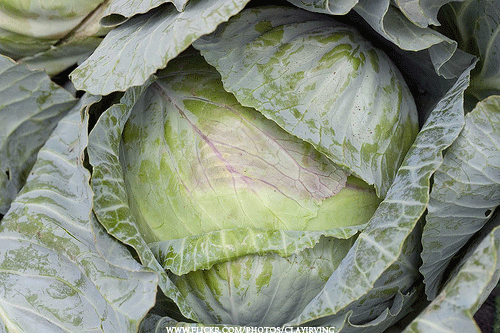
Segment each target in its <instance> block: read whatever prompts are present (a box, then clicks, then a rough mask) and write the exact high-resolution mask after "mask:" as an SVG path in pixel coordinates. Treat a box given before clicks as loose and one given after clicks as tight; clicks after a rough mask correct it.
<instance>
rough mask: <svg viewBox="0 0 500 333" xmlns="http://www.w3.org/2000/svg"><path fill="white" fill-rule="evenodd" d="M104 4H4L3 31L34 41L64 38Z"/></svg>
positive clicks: (91, 0) (39, 0) (7, 0)
mask: <svg viewBox="0 0 500 333" xmlns="http://www.w3.org/2000/svg"><path fill="white" fill-rule="evenodd" d="M103 1H104V0H87V1H83V2H74V1H67V0H56V1H43V0H18V1H12V0H1V1H0V28H2V29H4V30H8V31H12V32H15V33H18V34H21V35H24V36H30V37H34V38H42V39H45V38H49V39H52V38H57V39H60V38H63V37H65V36H66V35H67V34H68V33H69V32H70V31H72V30H73V29H75V28H76V27H77V26H78V25H79V24H81V22H82V21H84V20H85V18H86V17H87V15H89V14H90V13H91V12H92V11H94V10H95V9H96V8H97V7H98V6H99V5H100V4H101V3H102V2H103Z"/></svg>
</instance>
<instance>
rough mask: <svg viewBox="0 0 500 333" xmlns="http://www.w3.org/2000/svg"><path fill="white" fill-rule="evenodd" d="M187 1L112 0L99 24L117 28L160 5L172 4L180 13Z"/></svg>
mask: <svg viewBox="0 0 500 333" xmlns="http://www.w3.org/2000/svg"><path fill="white" fill-rule="evenodd" d="M187 2H188V0H113V1H111V2H110V3H109V5H108V6H107V9H106V14H105V15H104V17H103V19H102V20H101V24H103V25H104V26H107V27H112V26H117V25H120V24H122V23H123V22H125V21H126V20H128V19H129V18H131V17H132V16H134V15H137V14H144V13H147V12H148V11H150V10H152V9H153V10H154V9H155V8H157V7H159V6H160V5H162V4H167V3H172V4H174V6H175V8H176V9H177V11H179V12H182V11H183V10H184V8H185V7H186V4H187Z"/></svg>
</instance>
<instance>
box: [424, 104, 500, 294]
mask: <svg viewBox="0 0 500 333" xmlns="http://www.w3.org/2000/svg"><path fill="white" fill-rule="evenodd" d="M499 142H500V97H499V96H491V97H489V98H487V99H485V100H483V101H481V102H480V103H478V104H477V106H476V108H475V109H474V110H473V111H472V112H470V113H468V114H467V116H466V120H465V127H464V129H463V130H462V132H461V133H460V136H459V137H458V139H457V140H455V142H454V143H453V145H452V146H451V147H450V148H449V149H448V150H447V151H446V155H445V159H444V162H443V165H442V166H441V167H440V168H439V169H438V171H436V173H435V175H434V185H433V188H432V192H431V200H430V202H429V206H428V211H429V212H428V214H427V216H426V221H427V222H426V225H425V228H424V233H423V238H422V242H423V247H424V250H423V252H422V260H423V265H422V267H421V269H420V271H421V272H422V274H423V275H424V277H425V280H424V282H425V284H426V292H427V295H428V297H429V299H433V298H434V297H435V296H436V294H437V293H438V290H439V287H440V282H441V279H442V276H443V274H444V271H445V269H446V267H447V266H448V264H449V263H450V261H451V259H452V258H453V256H454V255H455V254H456V253H457V252H458V251H459V250H460V248H461V247H462V246H464V245H465V244H466V243H467V241H468V240H469V239H470V237H472V236H473V235H474V234H475V233H476V232H477V231H478V230H480V229H481V228H483V226H484V225H485V223H486V222H487V221H488V220H489V219H490V217H491V216H492V214H493V211H494V210H495V208H496V207H497V206H498V205H499V204H500V145H499Z"/></svg>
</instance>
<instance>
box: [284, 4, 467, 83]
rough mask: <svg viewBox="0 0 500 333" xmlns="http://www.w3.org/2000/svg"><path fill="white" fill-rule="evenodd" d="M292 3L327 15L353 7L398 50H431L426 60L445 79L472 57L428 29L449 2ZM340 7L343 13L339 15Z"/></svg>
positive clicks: (455, 73)
mask: <svg viewBox="0 0 500 333" xmlns="http://www.w3.org/2000/svg"><path fill="white" fill-rule="evenodd" d="M289 1H290V2H291V3H293V4H295V5H296V6H298V7H301V8H304V9H307V10H311V11H315V12H320V13H327V14H344V13H347V9H348V8H349V7H351V8H352V9H353V10H354V11H356V13H358V14H359V15H361V16H362V17H363V19H364V20H366V22H368V24H369V25H370V26H371V27H372V28H373V29H375V31H377V32H378V33H379V34H380V35H381V36H382V37H384V38H385V39H387V40H389V41H391V42H392V43H394V44H396V45H397V46H398V47H399V48H401V49H403V50H407V51H421V50H428V54H427V58H430V59H431V61H432V63H433V66H434V68H435V70H436V72H437V73H439V74H440V75H442V76H444V77H446V78H456V77H458V76H459V75H460V74H461V73H462V72H463V70H465V68H467V65H468V64H467V63H468V62H469V59H468V58H469V57H468V56H467V55H465V54H462V53H461V52H456V50H457V43H456V42H455V41H453V40H452V39H449V38H447V37H446V36H444V35H442V34H440V33H439V32H437V31H435V30H434V29H431V28H430V27H428V25H429V24H436V23H437V22H436V20H435V17H436V13H437V11H438V10H439V8H440V7H441V6H443V5H444V4H445V3H447V2H450V1H449V0H444V1H443V0H441V1H426V2H425V3H422V2H423V1H421V0H420V1H417V0H407V1H390V0H361V1H352V0H345V1H332V2H329V1H314V0H306V1H296V0H289ZM330 6H333V9H330ZM337 8H341V9H342V10H341V11H340V12H337ZM452 57H453V59H452Z"/></svg>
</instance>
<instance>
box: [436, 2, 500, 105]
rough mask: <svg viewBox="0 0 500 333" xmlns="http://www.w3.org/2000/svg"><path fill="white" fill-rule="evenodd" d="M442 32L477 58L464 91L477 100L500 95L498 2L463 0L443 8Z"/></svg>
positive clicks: (499, 9)
mask: <svg viewBox="0 0 500 333" xmlns="http://www.w3.org/2000/svg"><path fill="white" fill-rule="evenodd" d="M443 9H444V10H443V15H442V17H443V27H442V28H441V31H442V32H443V33H444V34H446V35H449V36H450V37H452V38H454V39H456V40H457V41H458V45H459V47H460V48H461V49H463V50H464V51H467V52H469V53H471V54H474V55H477V56H478V57H479V62H478V66H477V68H476V69H475V70H474V71H473V72H472V79H471V84H470V87H469V89H468V90H467V92H468V93H469V94H471V95H472V96H474V97H475V98H476V100H479V101H480V100H482V99H484V98H486V97H488V96H489V95H492V94H496V95H498V94H500V79H499V74H500V1H498V0H485V1H471V0H468V1H465V2H463V3H454V4H450V5H448V6H445V7H444V8H443Z"/></svg>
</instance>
